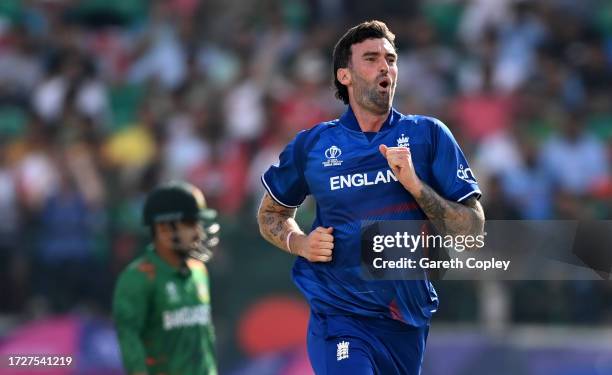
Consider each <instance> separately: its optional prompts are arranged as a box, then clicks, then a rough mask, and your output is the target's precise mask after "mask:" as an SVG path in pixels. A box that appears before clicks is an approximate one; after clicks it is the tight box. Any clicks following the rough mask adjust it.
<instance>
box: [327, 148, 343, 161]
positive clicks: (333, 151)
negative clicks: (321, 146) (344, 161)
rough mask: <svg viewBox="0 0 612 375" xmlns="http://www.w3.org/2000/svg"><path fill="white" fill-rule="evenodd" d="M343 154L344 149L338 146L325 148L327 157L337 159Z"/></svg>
mask: <svg viewBox="0 0 612 375" xmlns="http://www.w3.org/2000/svg"><path fill="white" fill-rule="evenodd" d="M340 155H342V150H340V148H339V147H338V146H331V147H330V148H328V149H327V150H325V157H326V158H328V159H337V158H339V157H340Z"/></svg>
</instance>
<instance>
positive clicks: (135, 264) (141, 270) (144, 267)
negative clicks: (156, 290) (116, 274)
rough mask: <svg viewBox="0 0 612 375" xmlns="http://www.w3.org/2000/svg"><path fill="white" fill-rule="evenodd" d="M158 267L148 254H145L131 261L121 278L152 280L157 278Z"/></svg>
mask: <svg viewBox="0 0 612 375" xmlns="http://www.w3.org/2000/svg"><path fill="white" fill-rule="evenodd" d="M156 274H157V267H156V266H155V263H154V262H153V261H152V260H151V259H150V257H149V256H148V254H143V255H141V256H139V257H138V258H136V259H134V260H133V261H132V262H130V263H129V264H128V265H127V266H126V267H125V269H124V270H123V272H122V273H121V276H120V277H121V278H124V279H130V280H142V281H147V280H148V281H151V280H154V279H155V276H156Z"/></svg>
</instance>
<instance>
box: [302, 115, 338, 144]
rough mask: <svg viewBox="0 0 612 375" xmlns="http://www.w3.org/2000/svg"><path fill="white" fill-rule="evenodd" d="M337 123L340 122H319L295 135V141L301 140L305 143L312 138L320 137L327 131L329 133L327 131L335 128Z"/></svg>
mask: <svg viewBox="0 0 612 375" xmlns="http://www.w3.org/2000/svg"><path fill="white" fill-rule="evenodd" d="M339 122H340V120H338V119H336V120H331V121H324V122H320V123H318V124H315V125H314V126H312V127H311V128H309V129H305V130H302V131H300V132H299V133H297V135H296V140H298V139H300V138H302V139H304V140H305V141H308V140H311V139H313V138H317V137H321V136H322V135H324V134H325V133H326V132H327V131H329V130H331V129H333V128H334V127H336V126H337V125H338V124H339Z"/></svg>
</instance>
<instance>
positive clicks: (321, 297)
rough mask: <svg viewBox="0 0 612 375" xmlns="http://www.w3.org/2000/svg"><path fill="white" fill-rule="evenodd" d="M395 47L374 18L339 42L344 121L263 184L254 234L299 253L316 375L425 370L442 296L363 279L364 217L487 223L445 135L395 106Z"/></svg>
mask: <svg viewBox="0 0 612 375" xmlns="http://www.w3.org/2000/svg"><path fill="white" fill-rule="evenodd" d="M394 39H395V36H394V35H393V33H391V32H390V31H389V29H388V28H387V26H386V25H385V24H384V23H383V22H380V21H369V22H364V23H362V24H359V25H357V26H355V27H353V28H351V29H350V30H348V31H347V32H346V34H345V35H344V36H342V38H341V39H340V40H339V41H338V43H337V44H336V46H335V47H334V52H333V74H334V82H335V86H336V89H337V93H336V96H337V97H338V98H339V99H341V100H342V101H343V102H344V103H345V104H347V105H348V108H347V109H346V112H345V113H344V114H343V115H342V116H341V117H340V118H339V119H336V120H333V121H329V122H324V123H321V124H318V125H316V126H314V127H312V128H311V129H309V130H305V131H302V132H300V133H298V134H297V135H296V137H295V138H294V139H293V140H292V141H291V142H290V143H289V144H288V145H287V146H286V148H285V150H284V151H283V152H282V153H281V155H280V160H279V163H278V164H276V165H273V166H271V167H270V168H269V169H268V170H267V171H266V172H265V173H264V175H263V176H262V182H263V184H264V186H265V188H266V190H267V192H266V194H265V195H264V197H263V200H262V202H261V206H260V209H259V212H258V222H259V228H260V232H261V234H262V235H263V237H264V238H265V239H266V240H268V241H269V242H271V243H272V244H274V245H276V246H277V247H279V248H281V249H283V250H285V251H287V252H289V253H291V254H294V255H297V259H296V261H295V264H294V267H293V280H294V282H295V283H296V285H297V286H298V287H299V288H300V290H301V291H302V292H303V294H304V295H305V297H306V299H307V300H308V302H309V304H310V307H311V317H310V323H309V327H308V354H309V357H310V361H311V364H312V367H313V369H314V371H315V372H316V373H317V374H354V375H356V374H385V375H388V374H409V375H418V374H420V371H421V365H422V362H423V353H424V349H425V342H426V340H427V334H428V330H429V322H430V318H431V316H432V314H433V313H434V312H435V311H436V310H437V308H438V297H437V295H436V292H435V290H434V288H433V286H432V285H431V283H430V282H429V280H426V279H425V280H396V281H394V280H391V281H368V280H364V279H363V278H362V277H360V275H361V273H360V230H361V221H362V220H429V221H430V222H431V223H432V224H433V225H434V226H435V228H436V229H437V230H438V231H439V232H441V233H444V234H451V235H459V234H466V235H467V234H480V233H481V232H482V230H483V226H484V212H483V210H482V207H481V205H480V203H479V202H478V199H479V197H480V195H481V192H480V189H479V187H478V184H477V182H476V179H475V177H474V174H473V173H472V171H471V169H470V167H469V165H468V163H467V160H466V159H465V156H464V155H463V152H462V151H461V149H460V147H459V145H458V144H457V142H456V141H455V139H454V138H453V136H452V134H451V132H450V131H449V129H448V128H447V127H446V126H445V125H444V124H443V123H442V122H440V121H439V120H437V119H435V118H431V117H425V116H413V115H403V114H401V113H399V112H397V111H396V110H395V109H393V108H392V101H393V95H394V92H395V87H396V83H397V74H398V69H397V64H396V62H397V53H396V50H395V44H394ZM414 89H415V90H418V89H419V88H418V87H415V88H414ZM307 195H312V196H313V197H314V199H315V201H316V207H317V212H316V218H315V220H314V222H313V224H312V228H311V230H310V231H309V232H308V233H307V234H306V233H304V231H302V229H300V227H299V226H298V224H297V223H296V221H295V219H294V217H295V212H296V208H297V207H298V206H299V205H300V204H301V203H302V202H303V201H304V199H305V198H306V196H307Z"/></svg>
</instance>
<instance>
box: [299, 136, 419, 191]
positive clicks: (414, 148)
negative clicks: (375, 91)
mask: <svg viewBox="0 0 612 375" xmlns="http://www.w3.org/2000/svg"><path fill="white" fill-rule="evenodd" d="M381 144H384V145H386V146H387V147H398V146H400V147H409V148H410V151H411V158H412V162H413V165H414V168H415V170H416V172H417V174H418V175H419V177H420V178H422V179H424V180H426V181H427V180H429V178H430V177H431V155H430V151H429V150H430V148H429V147H428V143H426V142H423V141H422V140H419V139H415V138H414V137H410V135H409V134H406V133H398V134H395V133H394V134H388V135H387V136H385V137H375V138H374V139H372V140H371V141H369V140H367V139H366V138H365V137H364V136H362V139H360V138H359V137H357V136H355V135H351V136H346V135H342V134H339V135H338V136H336V137H330V138H327V139H325V140H321V141H320V142H318V143H317V144H316V146H315V147H313V148H312V149H311V150H310V152H309V153H308V158H307V160H306V163H305V168H304V177H305V179H306V182H307V183H308V186H309V189H310V192H311V194H313V195H314V196H315V198H317V199H318V200H319V199H324V198H329V197H335V199H336V198H338V197H340V199H342V197H344V198H345V199H347V200H348V201H354V200H355V199H360V197H361V198H363V197H366V196H364V194H365V195H367V194H369V193H371V194H387V193H393V192H396V191H398V189H403V188H402V187H401V184H399V182H398V180H397V178H396V176H395V175H394V174H393V172H392V171H391V169H390V168H389V165H388V163H387V160H386V159H385V158H384V157H383V155H382V154H381V153H380V151H379V146H380V145H381Z"/></svg>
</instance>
